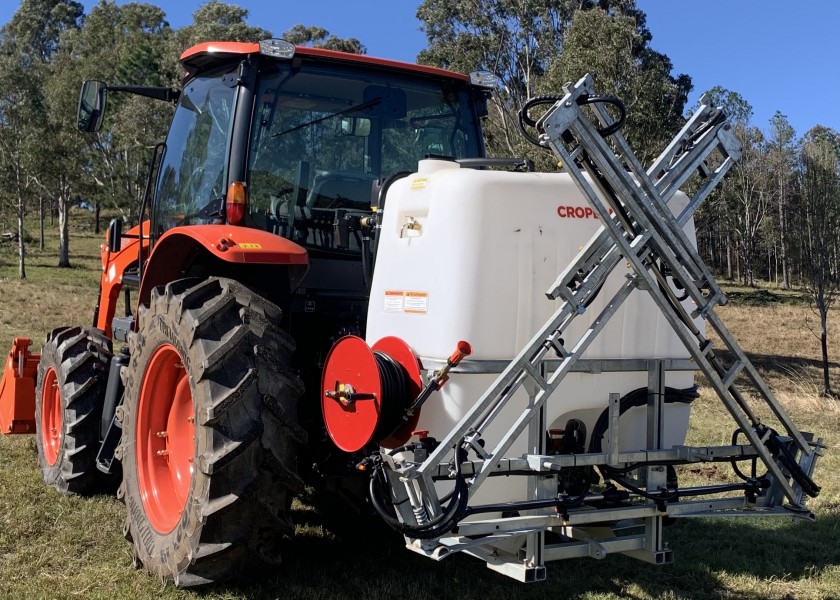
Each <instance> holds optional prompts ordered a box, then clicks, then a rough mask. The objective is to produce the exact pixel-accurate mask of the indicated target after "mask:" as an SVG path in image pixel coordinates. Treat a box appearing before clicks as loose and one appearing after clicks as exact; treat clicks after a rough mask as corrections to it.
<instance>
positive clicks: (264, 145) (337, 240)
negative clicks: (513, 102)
mask: <svg viewBox="0 0 840 600" xmlns="http://www.w3.org/2000/svg"><path fill="white" fill-rule="evenodd" d="M443 85H444V82H434V81H431V80H423V81H416V80H409V79H399V78H395V77H394V76H388V77H387V78H386V77H385V76H382V75H376V74H371V73H364V72H359V71H353V72H344V71H340V70H338V69H328V68H309V69H304V70H297V71H295V70H292V69H290V67H289V65H287V64H276V65H271V66H269V67H268V70H267V71H265V70H264V71H263V73H262V75H261V79H260V84H259V87H258V90H257V94H256V106H255V116H254V126H253V129H252V133H251V143H250V154H249V161H248V188H249V207H250V210H249V215H248V217H247V219H248V221H247V224H248V225H250V226H252V227H259V228H260V229H265V230H268V231H273V232H275V233H277V234H279V235H284V236H286V237H290V238H292V239H294V240H295V241H296V242H298V243H301V244H304V245H307V246H309V247H319V248H323V249H329V250H335V251H342V252H358V251H359V248H360V244H359V238H358V232H354V231H352V219H348V215H350V216H351V217H352V215H353V214H362V213H367V212H370V204H371V191H372V184H373V183H374V181H376V180H377V179H379V178H384V177H388V176H390V175H392V174H394V173H397V172H400V171H409V172H414V171H416V170H417V161H418V160H420V159H422V158H425V157H427V156H428V155H436V156H446V157H451V158H467V157H477V156H479V155H480V146H479V139H478V128H479V124H478V122H477V119H476V117H475V113H474V112H473V111H472V107H471V104H470V98H469V94H468V92H467V90H466V86H462V87H461V88H460V89H452V88H453V87H454V85H453V84H452V83H451V82H448V83H447V85H448V86H450V89H445V88H444V87H442V86H443ZM337 211H341V212H340V214H338V215H337V214H336V213H337ZM342 219H343V220H349V222H350V223H351V227H350V229H351V230H350V232H349V234H348V233H347V232H345V234H344V235H337V231H338V229H339V220H342Z"/></svg>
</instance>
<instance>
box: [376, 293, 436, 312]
mask: <svg viewBox="0 0 840 600" xmlns="http://www.w3.org/2000/svg"><path fill="white" fill-rule="evenodd" d="M383 310H384V311H385V312H386V313H405V314H412V315H425V314H427V313H428V312H429V292H416V291H405V290H385V299H384V304H383Z"/></svg>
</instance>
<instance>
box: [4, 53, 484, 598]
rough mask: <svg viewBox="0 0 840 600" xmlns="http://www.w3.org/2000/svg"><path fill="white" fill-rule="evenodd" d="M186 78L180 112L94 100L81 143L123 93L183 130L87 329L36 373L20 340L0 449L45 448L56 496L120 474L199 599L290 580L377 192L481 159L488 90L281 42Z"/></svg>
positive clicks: (96, 486)
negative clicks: (279, 566) (333, 359)
mask: <svg viewBox="0 0 840 600" xmlns="http://www.w3.org/2000/svg"><path fill="white" fill-rule="evenodd" d="M181 63H182V65H183V66H184V68H185V69H186V70H187V71H188V76H187V79H186V80H185V84H184V88H183V91H180V92H179V91H177V90H170V89H161V88H139V87H117V86H107V85H106V84H104V83H101V82H86V83H85V85H84V86H83V89H82V92H81V98H80V105H79V127H80V129H82V130H83V131H96V130H98V129H99V128H100V127H101V124H102V120H103V116H104V109H105V100H106V94H107V92H108V91H110V92H127V93H134V94H140V95H143V96H147V97H151V98H156V99H159V100H162V101H168V102H177V109H176V111H175V115H174V118H173V121H172V125H171V129H170V131H169V134H168V136H167V138H166V142H165V143H164V144H161V145H160V146H158V148H157V149H156V152H155V156H154V159H153V164H152V168H151V173H150V175H149V189H148V192H147V195H146V201H145V202H144V204H143V207H142V211H141V222H142V226H136V227H133V228H131V229H129V230H128V231H123V230H122V223H121V222H120V221H119V220H115V221H114V222H112V223H111V225H110V227H109V229H108V234H107V238H106V243H105V244H104V245H103V246H102V277H101V283H100V298H99V302H98V304H97V306H96V310H95V318H94V322H93V324H92V326H91V327H72V328H64V329H56V330H54V331H53V332H52V333H50V334H49V336H48V338H47V341H46V343H45V344H44V347H43V350H42V351H41V354H40V357H39V355H37V354H32V353H31V352H30V351H29V347H30V345H31V343H30V341H29V340H26V339H16V340H15V342H14V346H13V347H12V350H11V353H10V355H9V358H8V364H7V365H6V369H5V372H4V377H3V383H2V386H3V387H2V388H0V394H2V396H1V397H2V400H0V428H2V432H3V433H4V434H5V433H36V438H37V444H38V456H39V462H40V466H41V469H42V471H43V476H44V480H45V481H46V483H47V484H49V485H52V486H54V487H55V488H56V489H58V490H59V491H61V492H71V493H80V494H85V493H92V492H96V491H100V490H106V489H108V488H109V487H114V488H116V486H117V484H120V480H119V472H120V468H119V466H120V465H121V467H122V469H121V471H122V483H121V484H120V485H119V490H118V492H117V493H118V495H119V497H121V498H123V499H124V501H125V503H126V505H127V507H128V523H127V526H126V531H127V536H128V537H129V538H131V539H132V540H133V541H134V546H135V551H136V556H137V559H138V560H139V561H141V562H142V563H143V564H144V565H145V566H146V568H147V569H149V570H150V571H152V572H155V573H158V574H160V575H161V576H163V577H165V578H168V579H171V580H174V581H175V582H176V583H177V584H179V585H194V584H199V583H204V582H208V581H214V580H218V579H222V578H225V577H227V576H228V575H230V574H232V573H235V572H238V571H239V570H240V569H241V568H242V566H243V564H244V563H245V562H246V561H247V560H249V559H250V558H251V557H253V556H255V555H256V556H261V557H263V558H266V559H268V560H274V556H273V554H274V553H275V546H276V543H275V540H277V539H278V538H279V537H280V536H283V535H287V534H289V533H290V532H291V531H293V526H292V524H291V522H290V520H289V510H290V504H291V501H292V497H293V495H294V494H296V493H299V492H301V491H302V490H303V488H304V479H303V478H304V477H316V475H315V474H313V473H308V472H306V471H308V470H309V469H308V466H307V468H306V469H304V468H301V469H298V466H297V463H296V456H297V454H296V452H297V448H298V447H300V446H301V445H304V444H309V445H311V446H312V447H313V448H315V450H313V451H312V453H313V455H314V454H317V453H320V454H322V455H323V456H324V458H323V460H321V461H320V463H321V465H322V470H325V469H324V468H323V464H324V463H327V462H328V461H329V457H328V454H329V453H328V451H326V450H318V449H317V448H318V446H319V444H320V443H321V441H322V439H323V438H324V437H325V436H324V434H323V427H322V426H320V427H319V426H318V425H316V423H317V422H318V421H319V420H320V414H319V412H320V411H319V409H318V406H319V405H318V402H317V401H315V402H314V403H312V404H311V406H312V407H314V408H310V409H308V410H307V409H306V408H301V409H299V408H298V401H299V399H300V397H301V395H302V393H303V390H304V387H306V388H307V389H310V390H317V389H318V388H319V387H320V385H321V382H320V379H321V368H320V365H322V364H323V362H324V359H325V357H326V354H327V352H328V351H329V348H330V346H331V345H332V343H333V342H334V341H335V340H337V339H339V338H340V337H342V336H344V335H348V334H356V335H361V334H363V331H364V323H365V309H366V305H367V295H368V284H369V281H370V276H371V272H372V263H371V256H372V254H373V252H372V250H373V248H372V246H371V240H372V237H373V236H372V232H373V226H374V219H373V218H372V215H373V213H372V211H371V202H372V200H371V198H372V196H371V193H372V189H373V190H374V196H373V202H374V203H375V202H376V198H377V197H381V196H382V195H383V193H384V191H385V190H386V189H387V186H388V185H389V182H390V181H392V180H394V179H395V175H397V174H400V173H402V172H406V171H411V170H414V169H415V168H416V165H417V161H418V160H419V159H422V158H424V157H425V156H426V154H427V153H428V152H429V149H430V148H432V149H435V150H437V151H438V152H439V153H441V154H445V155H447V156H450V157H452V158H454V159H462V158H470V159H477V158H480V157H482V156H483V153H484V148H483V146H482V136H481V130H480V118H481V116H483V114H485V113H486V97H487V93H488V90H487V87H486V85H485V84H483V83H481V82H478V83H475V82H473V81H471V80H470V78H469V77H466V76H463V75H459V74H456V73H451V72H447V71H444V70H440V69H434V68H430V67H421V66H417V65H408V64H402V63H398V62H393V61H387V60H379V59H374V58H370V57H367V56H355V55H349V54H343V53H339V52H331V51H326V50H320V49H312V48H303V47H299V48H295V47H294V46H293V45H290V44H288V43H285V42H282V41H278V40H268V41H265V42H261V43H259V44H257V43H253V44H251V43H230V42H225V43H207V44H202V45H199V46H196V47H193V48H190V49H189V50H187V51H186V52H184V54H183V55H182V57H181ZM409 125H410V126H409ZM337 221H340V222H338V223H337V224H336V222H337ZM121 295H124V296H125V303H124V306H125V309H126V311H125V314H122V315H120V314H118V313H119V312H120V310H119V309H120V308H121V305H122V304H123V302H122V300H121ZM293 338H296V340H297V341H296V342H295V341H293ZM114 343H121V344H122V346H123V347H122V349H121V350H120V351H116V352H115V351H114V346H113V344H114ZM305 462H306V463H308V464H313V463H316V462H319V461H316V460H315V459H314V458H313V459H312V460H307V461H305ZM317 477H321V476H320V475H317Z"/></svg>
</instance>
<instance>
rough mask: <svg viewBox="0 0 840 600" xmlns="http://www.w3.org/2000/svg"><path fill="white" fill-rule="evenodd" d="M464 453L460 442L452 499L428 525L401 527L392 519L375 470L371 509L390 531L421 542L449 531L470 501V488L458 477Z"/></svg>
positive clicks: (406, 524)
mask: <svg viewBox="0 0 840 600" xmlns="http://www.w3.org/2000/svg"><path fill="white" fill-rule="evenodd" d="M466 453H467V451H466V449H465V448H464V442H463V441H462V442H461V443H459V444H458V445H457V446H456V449H455V459H454V463H455V464H454V468H455V489H454V490H453V491H452V493H451V499H450V500H449V503H448V504H447V506H446V507H445V508H444V509H443V511H442V512H441V514H440V515H438V516H437V517H435V518H433V519H431V520H430V521H429V522H427V523H423V524H421V525H411V524H409V523H403V522H401V521H400V520H399V519H397V518H395V517H393V516H392V515H391V513H390V511H389V510H388V509H387V508H386V506H385V504H384V502H383V501H382V498H381V497H380V494H381V489H380V488H379V486H378V485H377V474H378V472H379V470H378V469H377V470H376V471H374V474H373V476H372V477H371V479H370V485H369V494H370V501H371V505H372V506H373V509H374V510H375V511H376V513H377V514H378V515H379V516H380V517H381V518H382V520H383V521H385V523H386V524H387V525H388V526H389V527H391V528H392V529H394V530H395V531H397V532H399V533H401V534H402V535H405V536H406V537H411V538H415V539H421V540H425V539H434V538H437V537H440V536H441V535H443V534H445V533H447V532H448V531H451V530H452V529H453V528H455V527H456V526H457V525H458V523H459V522H460V521H461V519H463V518H464V517H465V516H466V514H467V503H468V502H469V498H470V494H469V486H468V485H467V482H466V480H465V479H464V478H463V477H462V476H461V462H463V460H464V459H465V458H466Z"/></svg>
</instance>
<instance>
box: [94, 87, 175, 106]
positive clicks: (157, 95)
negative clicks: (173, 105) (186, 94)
mask: <svg viewBox="0 0 840 600" xmlns="http://www.w3.org/2000/svg"><path fill="white" fill-rule="evenodd" d="M108 91H109V92H126V93H129V94H135V95H137V96H145V97H146V98H153V99H155V100H163V101H164V102H177V101H178V98H180V97H181V92H180V91H179V90H173V89H172V88H164V87H143V86H137V85H109V86H108Z"/></svg>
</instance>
